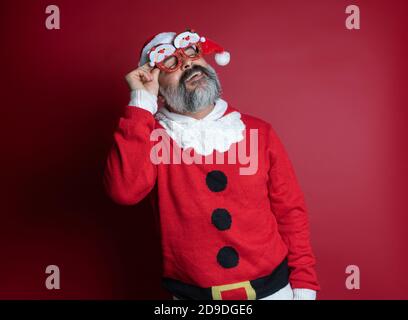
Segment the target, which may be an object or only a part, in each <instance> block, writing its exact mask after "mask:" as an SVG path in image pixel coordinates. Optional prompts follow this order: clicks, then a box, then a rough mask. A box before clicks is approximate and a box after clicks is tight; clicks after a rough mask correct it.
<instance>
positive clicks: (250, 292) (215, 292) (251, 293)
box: [211, 280, 256, 300]
mask: <svg viewBox="0 0 408 320" xmlns="http://www.w3.org/2000/svg"><path fill="white" fill-rule="evenodd" d="M238 288H244V289H245V292H246V294H247V297H248V300H256V292H255V290H254V288H253V287H252V286H251V283H250V282H249V280H247V281H242V282H236V283H230V284H224V285H221V286H212V287H211V292H212V297H213V300H222V298H221V292H223V291H228V290H232V289H238Z"/></svg>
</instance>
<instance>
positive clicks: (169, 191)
mask: <svg viewBox="0 0 408 320" xmlns="http://www.w3.org/2000/svg"><path fill="white" fill-rule="evenodd" d="M232 111H236V110H235V109H234V108H232V107H231V106H228V108H227V110H226V112H225V115H226V114H228V113H230V112H232ZM241 120H242V121H243V123H244V124H245V127H246V130H245V132H244V137H245V138H244V140H243V141H242V142H241V143H245V144H246V146H247V148H248V149H247V150H249V147H250V146H249V141H250V139H249V132H250V130H249V129H258V146H257V151H258V169H257V172H256V174H252V175H242V174H240V173H239V168H242V167H243V166H242V165H241V164H236V165H234V164H227V161H225V164H219V163H214V164H205V163H203V164H196V163H193V164H154V163H152V161H151V159H150V152H151V150H152V147H153V146H154V145H155V144H156V143H157V142H154V141H151V139H150V134H151V132H152V130H153V129H157V128H163V127H162V126H161V124H160V123H159V122H158V121H157V120H156V119H155V117H154V116H153V115H152V114H151V113H150V112H149V111H146V110H144V109H141V108H137V107H134V106H127V107H126V108H125V113H124V115H123V117H121V118H120V120H119V124H118V126H117V129H116V131H115V133H114V144H113V146H112V148H111V151H110V153H109V155H108V159H107V163H106V168H105V174H104V185H105V188H106V190H107V193H108V194H109V195H110V197H112V198H113V199H114V201H116V202H117V203H120V204H124V205H132V204H136V203H137V202H139V201H140V200H142V199H143V198H144V197H146V196H147V195H148V194H149V193H150V194H151V195H153V196H154V197H155V198H156V201H157V204H158V208H159V212H160V229H161V239H162V240H161V241H162V254H163V272H164V274H163V276H164V277H169V278H172V279H177V280H180V281H183V282H185V283H188V284H194V285H196V286H200V287H210V286H214V285H222V284H228V283H233V282H240V281H245V280H251V279H256V278H259V277H262V276H265V275H268V274H270V273H271V272H272V271H273V270H274V269H275V268H276V267H277V266H278V265H279V264H280V263H281V262H282V260H283V259H284V258H285V257H287V258H288V265H289V268H290V278H289V281H290V284H291V286H292V288H307V289H312V290H319V289H320V287H319V285H318V282H317V277H316V273H315V268H314V266H315V257H314V255H313V252H312V248H311V245H310V240H309V222H308V216H307V209H306V206H305V201H304V196H303V194H302V191H301V189H300V187H299V184H298V182H297V179H296V176H295V173H294V170H293V167H292V164H291V162H290V160H289V158H288V155H287V153H286V151H285V149H284V146H283V145H282V143H281V141H280V139H279V138H278V136H277V134H276V132H275V131H274V130H273V128H272V127H271V125H270V124H268V123H266V122H265V121H263V120H260V119H258V118H255V117H252V116H249V115H246V114H241ZM170 140H171V142H172V143H175V142H174V140H172V139H170ZM237 144H238V143H237ZM172 149H173V145H171V146H170V152H171V150H172ZM217 152H218V151H214V154H215V153H217ZM192 154H194V150H193V151H192ZM156 184H157V185H156ZM155 185H156V187H157V188H155V189H154V190H155V191H156V192H151V191H152V190H153V188H154V186H155ZM221 249H222V250H221ZM231 254H232V256H231ZM225 257H227V258H225ZM231 257H232V259H231ZM224 258H225V259H224ZM223 259H224V260H223Z"/></svg>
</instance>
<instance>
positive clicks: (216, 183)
mask: <svg viewBox="0 0 408 320" xmlns="http://www.w3.org/2000/svg"><path fill="white" fill-rule="evenodd" d="M205 182H206V183H207V186H208V188H209V189H210V190H211V191H213V192H220V191H222V190H224V189H225V188H226V187H227V176H226V175H225V174H224V173H223V172H222V171H219V170H213V171H210V172H209V173H208V174H207V177H206V179H205Z"/></svg>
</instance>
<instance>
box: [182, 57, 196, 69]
mask: <svg viewBox="0 0 408 320" xmlns="http://www.w3.org/2000/svg"><path fill="white" fill-rule="evenodd" d="M192 66H193V63H192V60H191V59H190V58H186V57H184V58H183V60H182V64H181V70H182V71H184V70H186V69H188V68H191V67H192Z"/></svg>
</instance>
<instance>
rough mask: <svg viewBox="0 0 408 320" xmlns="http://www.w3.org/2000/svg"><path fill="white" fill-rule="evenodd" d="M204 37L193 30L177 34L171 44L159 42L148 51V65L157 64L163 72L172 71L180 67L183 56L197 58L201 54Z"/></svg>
mask: <svg viewBox="0 0 408 320" xmlns="http://www.w3.org/2000/svg"><path fill="white" fill-rule="evenodd" d="M204 41H205V39H204V38H203V37H201V38H200V36H199V35H198V34H197V33H195V32H194V31H193V30H191V31H185V32H182V33H180V34H178V35H177V36H176V37H175V38H174V40H173V44H160V45H158V46H155V47H152V48H151V49H150V50H149V52H148V56H149V60H150V63H149V64H150V66H151V67H154V66H157V67H158V68H159V69H160V70H163V71H165V72H174V71H176V70H177V69H179V68H180V66H181V63H182V60H183V58H190V59H192V60H197V59H199V58H200V57H201V56H202V47H201V42H204Z"/></svg>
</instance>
